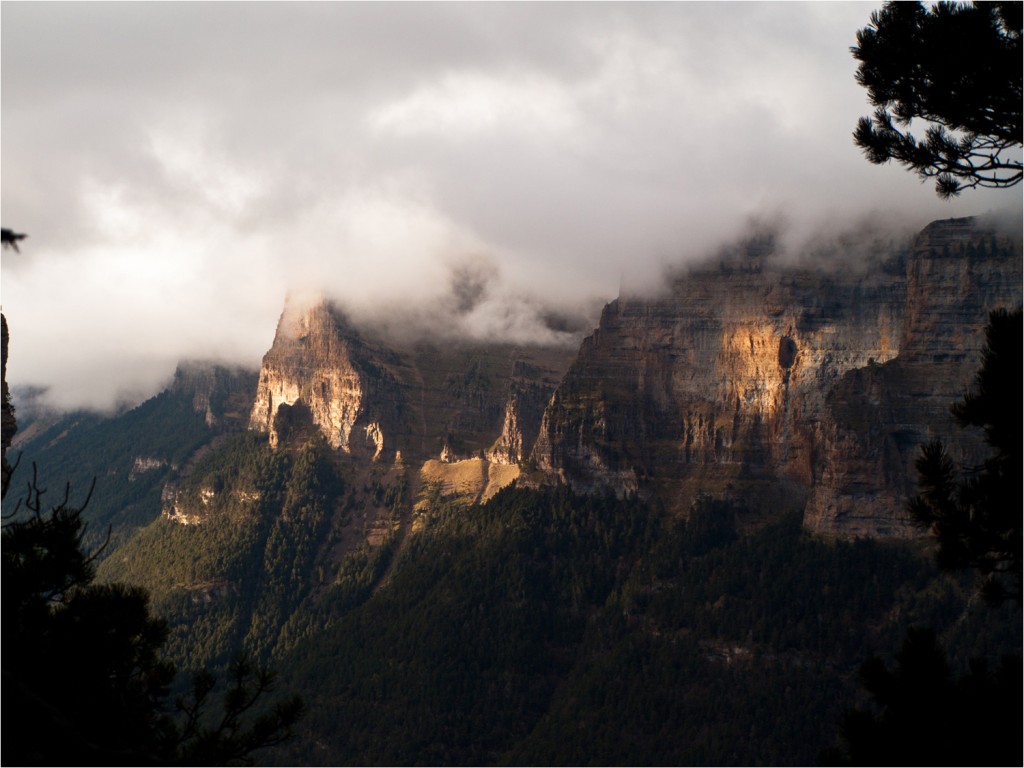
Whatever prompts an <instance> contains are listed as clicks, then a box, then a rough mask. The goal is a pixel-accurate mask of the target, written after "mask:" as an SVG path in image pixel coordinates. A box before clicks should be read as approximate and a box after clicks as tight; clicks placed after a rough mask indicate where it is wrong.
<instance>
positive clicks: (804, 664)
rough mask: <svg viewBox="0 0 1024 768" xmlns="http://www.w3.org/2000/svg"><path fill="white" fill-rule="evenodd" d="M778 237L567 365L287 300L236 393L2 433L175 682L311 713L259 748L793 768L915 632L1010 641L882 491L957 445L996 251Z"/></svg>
mask: <svg viewBox="0 0 1024 768" xmlns="http://www.w3.org/2000/svg"><path fill="white" fill-rule="evenodd" d="M780 250H781V249H780V247H779V245H778V243H777V242H776V241H775V240H774V238H772V237H770V236H765V237H759V238H753V239H750V240H748V241H746V242H744V243H742V244H740V245H737V246H736V247H733V248H730V249H726V250H725V251H723V252H722V253H721V254H719V255H718V257H717V258H716V259H713V260H711V261H708V262H706V263H704V264H701V265H698V266H695V267H693V268H691V269H689V270H686V271H680V272H679V273H677V274H675V275H674V276H673V277H672V279H671V280H670V281H669V283H668V284H667V285H666V287H665V290H664V291H662V292H661V293H659V294H657V295H654V296H650V295H648V296H639V295H629V294H624V295H622V296H620V297H619V298H618V299H616V300H615V301H613V302H611V303H610V304H609V305H608V306H607V307H605V309H604V312H603V314H602V316H601V320H600V324H599V326H598V327H597V329H595V330H594V332H593V333H592V334H591V335H590V336H589V337H588V338H587V339H586V340H584V341H583V343H582V345H581V346H580V347H579V348H578V349H574V348H569V347H541V346H514V345H508V344H493V343H483V342H470V341H465V340H457V339H437V338H435V339H426V340H425V339H422V338H420V339H418V340H417V339H416V337H415V335H413V334H409V335H406V336H399V335H397V334H395V333H394V332H393V331H387V330H382V329H380V328H374V327H371V326H368V325H365V324H360V323H357V322H355V321H353V320H352V319H351V318H350V317H348V316H347V315H346V313H345V311H344V309H343V308H341V307H338V306H336V305H335V304H332V303H331V302H329V301H326V300H323V299H319V300H315V301H312V302H309V303H299V302H297V301H295V300H289V301H288V303H287V304H286V306H285V308H284V311H283V313H282V315H281V318H280V321H279V324H278V328H277V333H276V335H275V339H274V342H273V345H272V346H271V348H270V349H269V350H268V352H267V354H266V355H265V356H264V358H263V361H262V365H261V368H260V371H259V372H258V373H257V372H255V371H231V370H227V369H223V368H219V367H217V366H211V365H200V364H191V365H182V366H180V367H179V370H178V372H177V373H176V375H175V380H174V382H173V384H172V386H171V387H170V388H169V389H168V390H166V391H165V392H163V393H161V394H160V395H158V396H157V397H156V398H153V399H152V400H150V401H147V402H146V403H143V404H142V405H140V406H139V407H137V408H135V409H132V410H130V411H127V412H125V413H122V414H119V415H117V416H116V417H114V418H106V419H104V418H101V417H98V416H95V415H91V416H90V415H86V414H70V415H62V416H60V417H59V418H54V419H43V418H39V419H36V420H35V421H33V420H32V419H26V420H25V421H24V422H23V423H20V424H19V427H20V428H21V430H20V431H19V433H18V435H17V436H16V442H17V441H21V442H20V446H21V448H22V449H23V450H24V451H25V455H26V456H27V457H29V458H28V460H30V461H36V462H38V463H39V465H40V467H41V468H43V470H44V471H45V472H46V477H47V478H48V479H49V480H48V482H53V481H54V480H56V479H57V478H60V477H61V476H64V477H68V478H71V479H73V483H74V487H75V488H79V487H82V484H83V482H84V483H85V484H86V485H87V484H88V479H89V478H90V477H97V478H98V482H97V490H96V494H94V498H93V501H92V502H91V503H90V506H89V508H88V509H87V510H86V517H88V518H90V519H91V520H92V521H93V522H94V523H98V525H97V526H96V527H97V528H99V533H102V532H103V531H104V530H105V529H106V526H107V525H111V526H112V527H113V531H114V534H113V537H112V539H111V543H110V545H108V547H107V548H106V549H105V550H103V552H102V554H101V558H102V562H100V563H99V567H98V579H99V580H100V581H105V582H116V581H123V582H128V583H132V584H138V585H141V586H143V587H145V588H146V589H147V590H148V591H149V593H150V594H151V596H152V604H153V607H154V609H155V610H156V611H157V612H159V613H160V615H162V616H164V617H165V618H166V620H167V621H168V625H169V629H170V638H169V641H168V645H167V650H168V652H169V653H170V655H171V656H172V657H173V658H174V660H175V661H176V662H178V664H179V665H181V666H183V667H186V668H188V667H199V666H209V665H212V666H214V667H216V666H218V665H223V664H225V663H227V662H228V661H229V660H230V658H231V657H232V656H233V655H234V654H235V653H236V652H237V651H238V650H239V649H242V648H245V649H248V650H249V651H251V652H252V653H254V654H255V655H256V656H257V657H258V658H259V659H261V660H264V661H269V662H271V663H272V664H273V665H274V666H275V667H277V668H278V670H279V671H280V673H281V678H280V684H281V687H282V688H284V689H285V690H290V691H297V692H300V693H301V694H302V695H303V697H304V698H305V699H306V701H307V704H308V705H309V712H310V714H309V716H308V718H307V719H306V721H304V725H303V727H302V733H301V736H300V738H299V739H298V740H297V741H296V742H294V743H293V744H291V745H288V746H286V747H283V748H282V749H280V750H278V751H277V752H275V753H273V754H272V755H271V756H270V757H269V758H268V759H270V760H272V761H274V762H277V763H279V764H292V765H293V764H325V765H332V764H335V765H336V764H375V765H376V764H424V763H426V764H441V763H445V764H496V763H513V764H527V763H530V764H532V763H538V764H539V763H545V764H582V763H601V764H633V763H641V764H669V763H671V764H739V763H744V764H753V763H772V764H808V763H811V762H815V761H816V760H817V759H818V755H819V753H820V751H821V750H822V749H824V748H827V747H829V746H832V744H833V743H834V740H835V734H836V724H837V723H838V720H839V717H840V715H841V713H842V711H843V710H844V709H845V708H846V707H847V706H851V705H852V704H853V703H855V702H856V701H857V695H858V694H857V669H858V667H859V665H860V664H861V662H862V661H863V660H864V659H865V658H867V657H868V656H870V655H872V654H884V653H886V652H888V651H889V650H890V649H894V648H895V647H896V646H897V645H898V642H899V638H900V637H901V636H902V634H903V632H904V631H905V630H906V628H907V627H908V626H912V625H925V626H929V627H933V628H935V630H936V632H937V633H938V635H939V637H940V638H941V640H942V642H943V643H944V645H945V646H946V647H947V648H948V649H949V652H950V664H951V666H952V667H953V668H954V669H957V670H962V669H965V668H966V667H967V665H968V662H969V659H970V658H972V657H975V656H984V657H989V658H995V657H996V656H998V654H999V653H1003V652H1010V653H1016V654H1018V655H1019V650H1020V647H1021V626H1022V623H1021V619H1020V609H1019V606H1017V605H1010V606H1008V607H1004V608H1003V609H1001V610H1000V612H993V613H990V612H989V609H987V608H985V607H983V606H980V604H979V601H977V600H975V599H974V595H973V588H972V584H971V579H970V578H969V576H965V577H962V578H954V577H951V576H948V575H943V574H940V573H939V572H938V571H937V570H936V568H935V566H934V565H933V563H932V562H931V558H930V556H929V555H930V553H929V552H928V546H927V539H926V538H925V537H923V536H916V535H914V531H913V529H912V528H910V526H909V525H908V524H907V522H906V520H905V518H904V516H903V512H902V509H903V506H902V505H903V501H904V500H905V499H906V498H907V496H908V494H909V493H911V492H912V491H913V488H914V481H915V476H914V473H913V466H912V463H913V459H914V457H915V456H916V454H917V451H918V450H919V444H920V442H922V441H923V440H924V439H926V438H927V437H930V436H933V435H937V436H942V437H943V439H944V440H946V441H947V442H948V443H949V444H950V445H951V446H952V447H953V450H954V451H955V452H956V454H957V455H958V456H959V457H961V458H962V459H963V460H964V461H973V460H974V459H972V457H974V456H976V455H978V451H979V450H980V448H981V447H982V444H981V436H980V435H977V436H972V435H969V434H968V435H963V434H961V432H960V431H959V430H956V429H954V428H953V426H952V422H951V420H950V417H949V406H950V405H951V404H952V402H954V401H955V400H957V399H958V398H959V396H960V395H961V394H962V393H963V391H964V390H965V389H966V388H967V387H968V386H969V385H970V382H971V378H972V376H973V373H974V372H975V371H976V370H977V368H978V365H979V362H980V355H979V350H980V348H981V345H982V342H983V333H982V328H983V326H984V323H985V319H986V313H987V311H988V310H989V309H991V308H993V307H995V306H999V305H1009V306H1015V305H1019V304H1020V302H1021V245H1020V236H1019V233H1016V234H1014V235H1013V236H1007V235H1005V234H1002V233H1001V231H1000V230H997V229H996V228H993V227H989V226H988V225H987V224H986V223H985V222H983V221H979V220H951V221H942V222H936V223H935V224H933V225H931V226H930V227H928V228H927V229H926V230H924V231H923V232H922V233H920V234H919V235H918V236H917V237H916V239H914V240H913V241H912V242H905V243H903V242H891V241H889V240H887V239H885V238H882V237H879V236H876V235H875V234H874V233H870V232H869V233H861V234H860V235H859V236H857V237H856V238H854V239H852V240H850V241H848V242H846V241H842V240H839V241H837V243H836V244H833V245H832V246H829V247H827V248H825V247H823V248H821V249H819V251H817V252H815V253H813V254H810V256H809V257H808V258H803V259H793V258H788V259H787V258H786V257H785V256H784V254H781V253H780ZM854 254H857V255H858V258H856V259H855V258H853V255H854ZM26 410H27V409H26ZM21 415H22V412H21V411H19V419H20V417H21ZM19 471H23V470H19Z"/></svg>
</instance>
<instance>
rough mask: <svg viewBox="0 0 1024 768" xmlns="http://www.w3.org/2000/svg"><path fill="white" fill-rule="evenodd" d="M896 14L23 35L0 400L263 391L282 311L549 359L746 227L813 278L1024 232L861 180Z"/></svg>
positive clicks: (105, 25)
mask: <svg viewBox="0 0 1024 768" xmlns="http://www.w3.org/2000/svg"><path fill="white" fill-rule="evenodd" d="M873 7H875V6H874V5H873V4H864V3H813V4H801V3H780V4H774V3H722V4H717V3H654V4H632V3H629V4H617V3H599V4H588V3H568V4H545V3H512V4H505V3H501V4H498V3H453V4H449V3H444V4H432V3H413V4H407V3H401V4H397V3H394V4H393V3H294V4H293V3H152V4H151V3H12V4H5V6H4V10H3V25H2V28H0V34H2V49H0V50H2V54H0V55H2V77H3V81H2V86H3V88H2V112H0V114H2V118H0V119H2V131H3V144H2V150H0V151H2V163H3V177H2V183H3V189H2V193H3V199H2V203H3V222H4V225H5V226H8V227H14V228H15V229H17V230H19V231H25V232H28V233H29V235H30V237H29V239H28V240H26V241H25V242H24V247H23V248H22V254H21V255H20V256H19V255H17V254H13V253H12V252H9V251H8V252H5V253H4V256H3V303H4V312H5V314H7V316H8V320H9V322H10V324H11V328H12V342H11V344H12V350H11V362H10V370H9V377H10V379H11V380H12V382H13V383H14V384H23V385H27V384H41V385H46V386H49V387H50V395H49V396H50V399H51V402H53V403H55V404H58V405H62V406H73V405H90V406H94V407H106V406H109V405H111V404H112V403H114V402H115V401H116V400H117V399H118V398H123V397H129V398H132V397H136V398H137V397H141V396H144V395H146V394H151V393H152V392H154V391H156V389H157V388H158V387H159V386H160V385H161V384H162V383H164V382H165V381H166V380H167V378H168V377H169V376H170V374H171V372H172V371H173V369H174V366H175V363H176V362H177V361H178V360H179V359H181V358H186V357H192V358H195V357H216V358H219V359H223V360H225V361H226V362H235V363H244V364H248V365H253V366H255V365H257V364H258V361H259V359H260V356H261V355H262V353H263V352H264V351H265V350H266V349H267V347H268V346H269V344H270V342H271V339H272V337H273V331H274V326H275V324H276V321H277V317H278V315H279V313H280V311H281V307H282V304H283V300H284V296H285V293H286V291H287V290H289V289H292V290H324V291H327V292H328V293H330V294H331V295H334V296H336V297H338V298H339V299H340V300H341V301H342V303H343V304H344V305H345V306H347V307H349V308H350V311H352V312H353V313H354V314H355V315H357V316H359V315H362V316H365V317H368V318H369V317H376V318H378V319H379V318H381V317H388V316H391V317H392V318H393V319H394V318H397V317H399V315H401V317H410V316H413V315H415V316H416V317H419V318H420V319H421V320H422V318H424V317H431V318H433V319H434V320H435V321H436V323H435V324H434V325H431V324H429V323H428V324H427V325H426V326H425V327H431V328H433V327H446V328H447V329H448V330H449V331H453V330H454V331H456V332H460V333H467V334H470V335H475V336H477V337H496V336H504V337H506V338H513V339H516V340H519V341H526V340H529V339H531V338H537V339H544V340H548V341H550V340H552V339H555V338H562V337H564V334H561V335H559V333H558V332H555V331H552V330H551V329H550V328H548V327H547V325H546V324H545V323H544V322H543V321H542V320H541V319H540V318H542V317H551V316H554V315H552V313H553V312H554V313H556V314H557V311H561V308H562V307H563V306H564V307H567V308H568V313H569V316H573V315H574V313H578V312H580V311H586V310H587V309H588V308H592V307H593V306H595V299H603V300H607V299H610V298H612V297H614V295H615V294H616V293H617V292H618V290H619V288H620V286H621V285H629V286H630V287H633V288H636V289H643V288H645V287H653V286H656V285H657V283H658V280H659V276H660V275H661V272H662V269H663V268H664V267H665V266H666V265H672V264H679V263H681V262H685V261H687V260H691V259H694V258H697V257H699V256H701V255H703V254H705V253H707V252H708V251H709V250H710V249H712V248H713V247H715V246H716V245H717V244H719V243H721V242H723V241H725V240H730V239H733V238H734V237H736V236H737V235H738V234H739V233H741V232H742V231H743V230H744V228H745V227H747V226H748V225H749V222H750V221H751V220H754V219H760V220H765V219H771V220H781V221H784V222H785V223H786V225H787V227H788V229H787V232H788V233H789V234H788V239H787V242H788V243H789V244H790V247H791V248H793V249H794V250H799V249H800V248H801V247H802V246H801V243H802V242H805V241H813V242H820V241H821V237H822V235H821V232H822V231H826V232H828V231H838V230H840V229H843V228H845V227H847V226H849V225H851V224H853V223H855V222H857V221H859V220H861V219H863V218H864V217H866V216H871V215H872V213H873V212H876V211H886V212H887V215H888V216H889V218H890V219H893V220H895V221H898V222H900V223H901V224H902V226H905V227H907V228H913V227H918V226H921V225H923V224H925V223H927V221H929V220H930V219H934V218H940V217H944V216H956V215H968V214H971V213H979V212H984V211H986V210H989V209H994V208H1006V207H1016V206H1019V203H1020V199H1019V196H1015V193H1013V192H1009V193H1002V194H999V193H989V194H985V193H979V192H969V193H966V194H965V195H964V196H963V198H962V199H960V200H957V201H954V202H952V203H949V202H943V201H940V200H938V199H937V198H936V197H935V196H934V194H933V192H932V191H931V188H930V187H929V186H923V185H921V184H920V183H919V182H918V181H917V180H916V179H915V178H914V177H913V176H912V175H911V174H909V173H908V172H906V171H904V170H902V169H900V168H896V167H885V168H879V167H877V166H873V165H870V164H869V163H867V162H866V161H865V160H864V159H863V158H862V156H861V154H860V153H859V151H857V150H856V149H855V147H854V146H853V143H852V140H851V132H852V130H853V127H854V125H855V123H856V120H857V118H858V117H859V116H861V115H862V114H867V113H868V112H869V111H870V110H869V108H868V106H867V104H866V99H865V95H864V93H863V91H862V89H860V88H859V87H858V86H857V85H856V83H855V82H854V79H853V73H854V70H855V62H854V61H853V59H852V57H851V56H850V54H849V47H850V45H852V44H853V43H854V41H855V34H856V31H857V29H859V28H860V27H863V26H864V25H865V24H866V23H867V19H868V17H869V15H870V12H871V10H872V8H873ZM1009 198H1014V199H1013V200H1010V199H1009ZM399 308H400V309H399ZM446 312H447V313H448V314H445V313H446Z"/></svg>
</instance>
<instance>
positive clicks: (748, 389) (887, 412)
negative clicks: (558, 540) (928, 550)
mask: <svg viewBox="0 0 1024 768" xmlns="http://www.w3.org/2000/svg"><path fill="white" fill-rule="evenodd" d="M773 248H774V244H773V242H772V240H771V238H763V239H760V240H755V241H752V242H749V243H747V244H746V245H745V246H743V247H742V248H738V249H736V250H734V251H732V252H730V253H726V254H724V255H723V257H722V258H721V259H719V260H717V261H716V262H715V263H712V264H710V265H705V266H703V267H701V268H698V269H694V270H692V271H690V272H689V273H687V274H684V275H680V276H679V277H678V278H676V279H675V280H674V281H673V282H672V284H671V286H670V290H669V291H668V292H667V293H666V294H665V295H663V296H660V297H658V298H653V299H651V298H640V297H630V296H620V297H619V299H617V300H616V301H614V302H612V303H611V304H609V305H608V306H607V307H606V308H605V311H604V313H603V315H602V317H601V322H600V325H599V327H598V329H597V330H596V331H595V332H594V334H593V335H592V336H591V337H589V338H588V339H587V340H586V341H585V342H584V344H583V346H582V347H581V349H580V352H579V355H578V357H577V359H576V361H575V362H574V363H573V365H572V367H571V368H570V370H569V372H568V374H567V375H566V377H565V379H564V380H563V382H562V384H561V385H560V386H559V388H558V390H557V391H556V392H555V394H554V396H553V398H552V401H551V403H550V405H549V407H548V408H547V410H546V412H545V414H544V417H543V423H542V425H541V429H540V435H539V437H538V439H537V442H536V445H535V448H534V451H533V458H534V459H535V460H536V462H537V464H538V466H539V467H540V468H541V469H542V470H543V471H545V472H546V473H547V474H548V475H549V476H550V477H552V478H558V479H559V480H562V481H565V482H569V483H571V484H573V485H574V486H576V487H579V488H583V489H593V488H601V487H611V488H613V489H615V490H616V491H618V492H620V493H624V492H632V491H637V490H639V491H642V492H652V493H655V494H657V495H659V496H661V498H662V499H663V500H665V501H666V502H667V503H669V504H672V503H673V502H674V501H677V500H683V499H686V498H688V497H689V496H690V495H692V492H693V491H695V490H697V489H701V490H705V491H708V492H711V493H720V494H725V495H731V496H734V497H739V498H742V499H744V500H748V501H749V500H753V501H755V502H758V503H763V502H764V500H765V498H767V496H766V495H765V494H766V491H767V489H768V488H769V487H771V488H774V489H776V490H778V489H779V488H783V489H784V492H786V493H788V494H790V495H791V497H792V496H793V495H794V494H796V495H801V494H803V495H807V494H809V495H810V496H811V503H810V504H809V505H808V508H807V524H808V526H809V527H811V528H812V529H814V530H822V531H829V532H832V533H835V534H838V535H846V534H871V535H878V534H883V535H884V534H901V533H906V531H907V529H906V525H905V521H903V519H902V508H903V504H904V501H905V498H906V493H907V490H908V482H910V481H911V479H912V478H911V474H910V468H912V466H911V465H912V461H913V455H914V453H915V451H916V445H917V444H918V443H919V442H920V438H921V436H922V435H930V434H933V433H935V431H936V429H940V430H943V434H948V431H945V429H944V428H945V426H946V425H947V422H948V419H947V418H946V417H945V416H944V415H943V414H946V413H947V412H948V408H949V405H950V404H951V403H952V402H953V400H955V399H956V397H957V396H958V394H959V393H961V392H962V391H963V390H964V388H965V387H966V386H967V385H968V384H969V382H970V380H971V374H972V373H973V371H974V370H975V369H976V368H977V365H978V361H979V357H978V350H979V349H980V347H981V345H982V343H983V334H982V333H981V329H982V328H983V325H984V322H985V318H986V316H987V312H988V310H989V309H990V308H992V307H994V306H997V305H1014V306H1015V305H1019V304H1020V301H1021V265H1020V260H1021V256H1020V243H1019V237H1018V238H1017V239H1016V240H1014V239H1013V238H1008V237H1005V236H1000V235H997V234H996V233H995V232H994V231H992V230H987V229H985V228H983V227H982V226H980V225H979V224H978V223H977V222H975V221H973V220H956V221H943V222H937V223H935V224H933V225H931V226H930V227H929V228H928V229H926V230H925V231H924V232H923V233H922V234H921V235H920V236H919V237H918V239H917V240H916V242H915V243H914V244H913V246H912V247H910V248H894V249H890V250H888V251H887V252H880V253H877V254H876V255H875V256H874V257H873V258H872V259H871V260H870V263H866V264H865V263H863V262H861V264H860V266H859V267H858V269H857V271H853V270H852V269H849V268H847V269H837V268H835V266H833V267H832V268H830V269H825V268H822V267H820V266H811V265H806V264H805V265H802V266H801V265H794V266H785V265H781V264H779V263H776V262H774V261H773V260H772V255H773ZM854 510H856V511H855V512H854Z"/></svg>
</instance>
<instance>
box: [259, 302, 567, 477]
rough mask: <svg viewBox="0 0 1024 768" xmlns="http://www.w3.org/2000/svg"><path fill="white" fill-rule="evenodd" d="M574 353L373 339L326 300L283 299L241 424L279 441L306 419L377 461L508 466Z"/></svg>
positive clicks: (525, 447) (528, 441)
mask: <svg viewBox="0 0 1024 768" xmlns="http://www.w3.org/2000/svg"><path fill="white" fill-rule="evenodd" d="M573 354H574V350H572V349H570V348H566V347H516V346H512V345H507V344H484V343H470V342H451V343H447V344H444V345H440V344H434V343H429V342H425V341H416V342H410V341H400V340H395V339H391V338H382V337H380V336H378V335H376V332H375V331H373V330H372V329H369V328H357V327H356V326H354V325H353V324H352V323H351V322H349V321H348V320H347V319H346V318H345V316H344V314H343V313H342V312H340V311H339V310H338V309H337V308H336V307H334V306H332V305H331V303H330V302H328V301H326V300H317V301H315V302H313V303H312V304H309V305H298V304H296V303H294V302H289V304H288V305H287V306H286V308H285V311H284V313H283V314H282V316H281V320H280V322H279V323H278V329H277V334H276V337H275V339H274V344H273V346H272V347H271V349H270V351H269V352H268V353H267V354H266V355H265V356H264V358H263V366H262V369H261V371H260V377H259V385H258V387H257V392H256V398H255V403H254V405H253V407H252V413H251V416H250V420H249V425H250V428H252V429H256V430H260V431H263V432H266V433H267V434H268V436H269V439H270V442H271V443H272V444H274V445H277V444H278V443H279V441H280V439H281V430H282V428H286V429H291V428H293V427H294V426H295V424H296V423H301V422H302V421H303V420H308V422H309V423H310V424H311V425H312V426H313V427H315V428H316V429H317V430H319V432H320V433H321V434H323V436H324V437H325V438H326V439H327V441H328V442H329V443H330V444H331V445H332V446H333V447H334V448H337V449H338V450H339V451H340V452H342V453H344V454H350V455H357V456H362V457H364V458H368V459H371V460H377V461H380V460H387V461H389V462H393V461H394V460H395V459H396V457H397V456H401V458H402V459H403V460H404V461H406V462H410V461H411V462H414V463H416V464H422V463H423V462H426V461H428V460H441V461H442V462H447V463H452V462H456V461H462V460H470V459H473V460H476V459H484V458H486V460H487V461H489V462H497V463H509V462H513V461H518V460H520V459H521V458H522V457H523V456H524V455H526V454H527V453H528V451H529V449H530V447H531V446H532V441H533V438H534V437H535V436H536V434H537V432H538V429H539V426H540V418H541V414H542V411H543V406H544V404H545V403H546V402H547V399H548V397H549V396H550V394H551V391H552V390H553V389H554V387H555V386H556V384H557V383H558V380H559V378H560V377H561V375H562V374H563V373H564V371H565V369H566V368H567V367H568V364H569V362H570V360H571V358H572V356H573ZM509 425H513V426H509ZM506 436H508V440H512V441H514V444H512V443H509V444H508V445H506V444H505V443H503V442H502V441H503V440H504V439H505V438H506ZM524 441H525V442H524Z"/></svg>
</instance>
